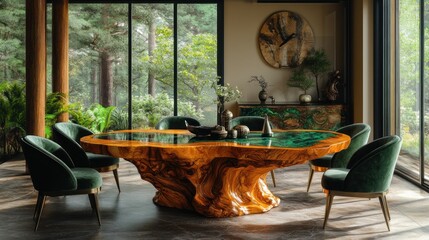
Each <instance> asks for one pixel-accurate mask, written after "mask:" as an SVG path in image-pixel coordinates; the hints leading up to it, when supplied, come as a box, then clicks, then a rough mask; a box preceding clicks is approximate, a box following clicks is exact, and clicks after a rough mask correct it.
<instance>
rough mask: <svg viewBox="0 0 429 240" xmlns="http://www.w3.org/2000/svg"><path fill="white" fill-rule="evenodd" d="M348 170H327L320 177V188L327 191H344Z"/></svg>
mask: <svg viewBox="0 0 429 240" xmlns="http://www.w3.org/2000/svg"><path fill="white" fill-rule="evenodd" d="M349 171H350V169H347V168H331V169H329V170H327V171H326V172H325V173H324V174H323V177H322V187H323V188H324V189H327V190H337V191H342V190H343V189H344V180H345V179H346V177H347V174H348V173H349Z"/></svg>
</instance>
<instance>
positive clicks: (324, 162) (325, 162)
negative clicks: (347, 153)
mask: <svg viewBox="0 0 429 240" xmlns="http://www.w3.org/2000/svg"><path fill="white" fill-rule="evenodd" d="M331 159H332V155H325V156H323V157H321V158H317V159H314V160H310V164H311V165H314V166H318V167H326V168H329V167H330V166H331Z"/></svg>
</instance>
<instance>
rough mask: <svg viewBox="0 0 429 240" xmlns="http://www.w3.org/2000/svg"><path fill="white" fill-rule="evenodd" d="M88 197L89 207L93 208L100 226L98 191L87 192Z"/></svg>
mask: <svg viewBox="0 0 429 240" xmlns="http://www.w3.org/2000/svg"><path fill="white" fill-rule="evenodd" d="M88 197H89V202H90V203H91V207H93V210H94V211H95V214H96V215H97V220H98V225H99V226H101V217H100V210H99V207H98V193H90V194H88Z"/></svg>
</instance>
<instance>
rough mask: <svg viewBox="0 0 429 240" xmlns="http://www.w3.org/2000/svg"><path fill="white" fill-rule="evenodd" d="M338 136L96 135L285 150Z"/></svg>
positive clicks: (300, 133) (296, 133) (303, 133)
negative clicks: (231, 143) (229, 143)
mask: <svg viewBox="0 0 429 240" xmlns="http://www.w3.org/2000/svg"><path fill="white" fill-rule="evenodd" d="M335 136H336V134H334V133H329V132H317V131H290V132H280V133H274V135H273V137H262V136H261V133H250V134H249V136H248V137H247V138H237V139H213V138H211V137H196V136H195V135H189V134H168V133H139V132H135V133H105V134H99V135H96V136H95V138H98V139H108V140H123V141H128V140H132V141H140V142H157V143H168V144H187V143H197V142H235V143H237V144H240V145H244V146H265V147H268V146H272V147H285V148H301V147H310V146H313V145H315V144H317V143H318V142H320V141H321V140H325V139H328V138H333V137H335Z"/></svg>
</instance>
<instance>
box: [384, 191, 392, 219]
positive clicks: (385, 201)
mask: <svg viewBox="0 0 429 240" xmlns="http://www.w3.org/2000/svg"><path fill="white" fill-rule="evenodd" d="M384 203H385V204H386V210H387V216H388V217H389V220H391V218H390V211H389V204H387V198H386V195H384Z"/></svg>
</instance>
